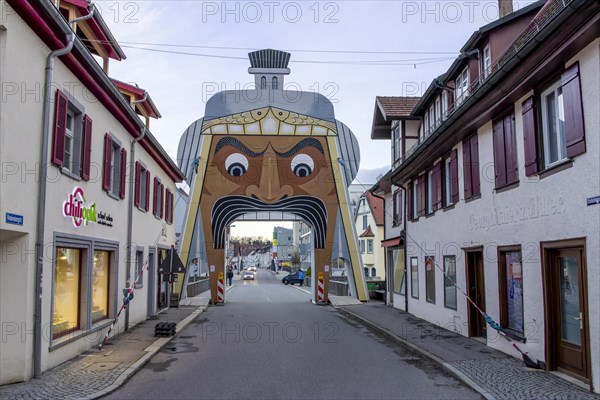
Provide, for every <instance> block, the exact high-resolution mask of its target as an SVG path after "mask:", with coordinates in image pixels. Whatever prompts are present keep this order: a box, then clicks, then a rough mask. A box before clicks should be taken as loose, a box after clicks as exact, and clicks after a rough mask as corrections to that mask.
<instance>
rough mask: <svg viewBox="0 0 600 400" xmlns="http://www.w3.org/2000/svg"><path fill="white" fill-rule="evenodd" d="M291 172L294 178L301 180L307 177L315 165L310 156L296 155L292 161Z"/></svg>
mask: <svg viewBox="0 0 600 400" xmlns="http://www.w3.org/2000/svg"><path fill="white" fill-rule="evenodd" d="M291 166H292V171H293V172H294V174H295V175H296V176H299V177H301V178H304V177H307V176H309V175H310V174H311V173H312V172H313V169H314V168H315V163H314V161H313V159H312V158H310V156H308V155H306V154H298V155H297V156H296V157H294V158H293V159H292V165H291Z"/></svg>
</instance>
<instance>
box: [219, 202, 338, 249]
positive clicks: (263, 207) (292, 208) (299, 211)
mask: <svg viewBox="0 0 600 400" xmlns="http://www.w3.org/2000/svg"><path fill="white" fill-rule="evenodd" d="M265 211H267V212H281V213H282V216H283V215H285V214H287V215H294V216H296V217H298V218H297V219H300V220H302V221H304V222H306V223H307V224H309V225H311V226H312V228H313V232H314V235H315V242H314V243H315V248H316V249H323V248H325V235H326V232H327V208H326V207H325V203H324V202H323V201H322V200H321V199H319V198H318V197H313V196H292V197H287V198H285V199H281V200H279V201H277V202H275V203H270V204H269V203H264V202H262V201H261V200H259V199H256V198H252V197H247V196H225V197H221V198H220V199H218V200H217V201H216V202H215V204H214V205H213V208H212V212H211V221H212V235H213V247H214V248H215V249H223V248H224V247H225V231H226V229H227V226H229V225H230V224H231V223H233V222H234V221H236V220H238V219H240V217H242V216H244V215H248V214H251V213H259V212H265ZM280 219H281V218H278V220H280Z"/></svg>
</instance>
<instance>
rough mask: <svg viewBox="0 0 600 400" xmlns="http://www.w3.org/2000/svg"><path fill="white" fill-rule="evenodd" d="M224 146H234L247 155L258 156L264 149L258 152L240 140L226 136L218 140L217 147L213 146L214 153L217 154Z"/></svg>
mask: <svg viewBox="0 0 600 400" xmlns="http://www.w3.org/2000/svg"><path fill="white" fill-rule="evenodd" d="M225 146H232V147H235V148H236V149H238V150H239V151H241V152H242V153H244V154H245V155H247V156H248V157H260V156H262V155H263V154H264V153H265V150H263V151H261V152H260V153H257V152H255V151H252V150H250V149H249V148H248V146H246V145H245V144H244V143H242V142H240V141H239V140H238V139H236V138H234V137H231V136H227V137H224V138H222V139H220V140H219V142H218V143H217V147H216V148H215V154H217V153H218V152H219V150H221V149H222V148H223V147H225Z"/></svg>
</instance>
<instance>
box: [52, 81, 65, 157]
mask: <svg viewBox="0 0 600 400" xmlns="http://www.w3.org/2000/svg"><path fill="white" fill-rule="evenodd" d="M54 102H55V108H54V138H53V140H52V163H53V164H56V165H58V166H59V167H62V166H63V164H64V162H65V134H66V130H67V107H68V100H67V96H65V95H64V93H63V92H61V91H60V89H59V90H56V96H55V98H54Z"/></svg>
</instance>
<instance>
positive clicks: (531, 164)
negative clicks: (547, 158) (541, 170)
mask: <svg viewBox="0 0 600 400" xmlns="http://www.w3.org/2000/svg"><path fill="white" fill-rule="evenodd" d="M522 107H523V110H522V111H521V116H522V118H523V139H524V146H523V147H524V148H525V175H527V176H531V175H534V174H536V173H537V172H538V150H537V132H536V126H535V102H534V98H533V96H531V97H529V98H528V99H527V100H525V101H524V102H523V104H522Z"/></svg>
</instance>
